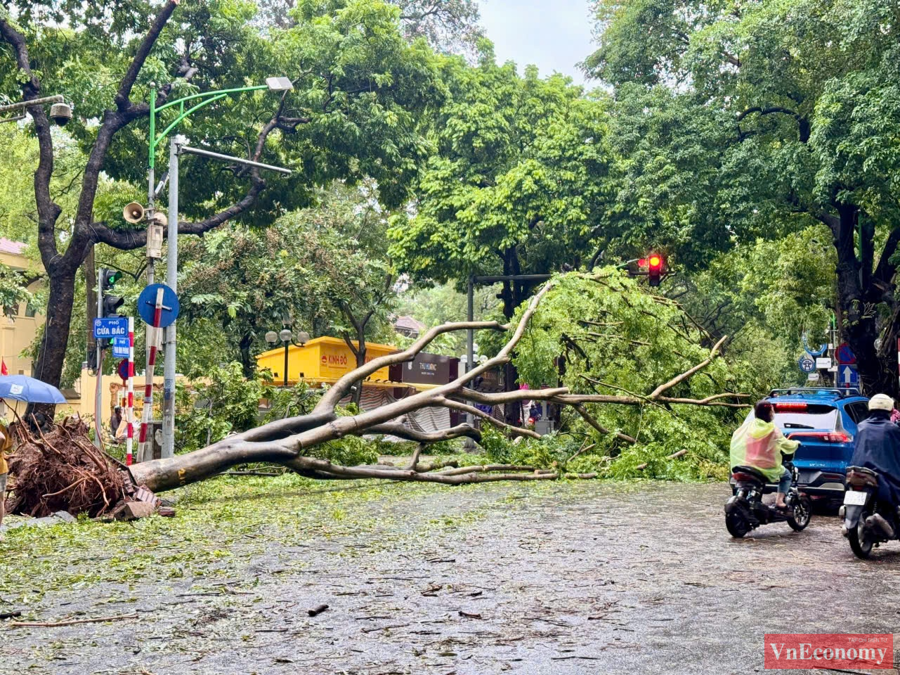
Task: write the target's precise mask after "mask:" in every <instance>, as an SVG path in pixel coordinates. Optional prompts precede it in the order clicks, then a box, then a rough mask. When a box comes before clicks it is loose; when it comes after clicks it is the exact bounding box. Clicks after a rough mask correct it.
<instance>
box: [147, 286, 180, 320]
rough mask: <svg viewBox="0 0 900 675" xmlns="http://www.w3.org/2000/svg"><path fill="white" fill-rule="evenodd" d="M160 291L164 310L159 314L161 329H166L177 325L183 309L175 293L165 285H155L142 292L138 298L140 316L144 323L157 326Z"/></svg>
mask: <svg viewBox="0 0 900 675" xmlns="http://www.w3.org/2000/svg"><path fill="white" fill-rule="evenodd" d="M160 291H162V308H161V311H160V314H159V327H160V328H166V327H167V326H171V325H172V324H173V323H175V319H177V318H178V311H179V309H180V308H181V307H180V305H179V304H178V296H177V295H175V291H173V290H172V289H171V288H170V287H168V286H166V285H165V284H153V285H152V286H147V288H145V289H144V290H143V291H141V295H140V297H138V314H140V315H141V318H142V319H143V320H144V323H147V324H149V325H151V326H153V325H155V324H154V323H153V321H154V318H155V316H156V302H157V299H158V298H159V297H160Z"/></svg>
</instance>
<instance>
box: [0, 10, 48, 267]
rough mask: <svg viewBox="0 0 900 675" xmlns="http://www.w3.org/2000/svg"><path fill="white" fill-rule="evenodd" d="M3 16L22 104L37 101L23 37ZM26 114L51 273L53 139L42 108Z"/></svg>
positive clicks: (0, 27)
mask: <svg viewBox="0 0 900 675" xmlns="http://www.w3.org/2000/svg"><path fill="white" fill-rule="evenodd" d="M6 16H8V15H4V16H0V37H2V38H3V40H5V41H6V42H7V43H9V45H10V46H11V47H12V48H13V52H14V53H15V56H16V64H17V65H18V67H19V70H21V71H22V74H23V75H24V76H25V81H24V82H23V84H22V97H23V98H24V99H25V100H26V101H31V100H33V99H36V98H40V94H41V83H40V81H39V80H38V79H37V77H36V76H35V75H34V73H33V72H32V70H31V60H30V58H29V56H28V45H27V44H26V42H25V36H24V35H22V34H21V33H20V32H19V31H18V30H16V29H15V28H14V27H13V26H12V24H11V23H10V22H9V20H8V19H7V18H6ZM27 110H28V113H29V114H30V115H31V118H32V119H33V120H34V129H35V133H36V134H37V137H38V148H39V160H38V168H37V170H36V171H35V172H34V196H35V201H36V204H37V210H38V249H39V250H40V253H41V260H42V262H43V263H44V269H46V270H47V271H48V272H51V273H52V270H53V269H54V268H55V267H56V265H57V264H58V258H59V250H58V249H57V246H56V221H57V219H58V218H59V215H60V213H62V209H61V208H60V207H59V205H58V204H57V203H56V202H54V201H53V197H52V195H51V194H50V179H51V178H52V176H53V137H52V135H51V133H50V121H49V120H48V119H47V113H46V111H45V110H44V108H43V106H41V105H33V106H29V107H28V108H27Z"/></svg>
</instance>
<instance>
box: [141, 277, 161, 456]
mask: <svg viewBox="0 0 900 675" xmlns="http://www.w3.org/2000/svg"><path fill="white" fill-rule="evenodd" d="M162 309H163V289H162V288H160V289H159V290H158V291H156V308H155V310H154V312H153V326H152V327H151V328H152V330H150V331H149V332H150V333H151V334H152V335H153V339H152V340H151V344H150V357H149V358H148V359H147V381H146V384H145V385H144V414H143V415H141V436H140V439H139V443H140V445H139V450H138V453H139V456H140V458H141V461H146V460H147V459H149V458H148V456H147V429H148V428H149V426H150V420H151V418H152V417H153V371H154V368H155V367H156V352H157V351H158V350H159V343H160V337H161V335H162V329H161V328H160V327H159V324H160V322H161V321H162ZM151 454H152V453H151Z"/></svg>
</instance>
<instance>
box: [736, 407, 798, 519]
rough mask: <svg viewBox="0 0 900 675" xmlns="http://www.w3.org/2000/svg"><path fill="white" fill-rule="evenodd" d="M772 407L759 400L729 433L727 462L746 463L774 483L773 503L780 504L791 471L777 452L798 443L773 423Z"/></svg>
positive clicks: (787, 452) (791, 450)
mask: <svg viewBox="0 0 900 675" xmlns="http://www.w3.org/2000/svg"><path fill="white" fill-rule="evenodd" d="M774 419H775V410H774V408H773V407H772V404H771V403H769V402H768V401H760V402H759V403H757V404H756V406H755V407H754V409H753V413H752V414H751V415H748V416H747V420H746V421H745V422H744V423H743V424H742V425H741V427H740V428H739V429H738V430H737V431H735V432H734V435H733V436H732V437H731V466H732V468H734V467H736V466H749V467H752V468H754V469H756V470H757V471H759V472H760V473H761V474H763V475H764V476H765V477H766V478H767V479H768V480H769V481H770V482H772V483H778V494H776V495H775V507H776V508H784V507H785V503H784V497H785V495H786V494H787V493H788V490H789V489H790V487H791V479H792V476H791V472H790V471H788V470H787V469H786V468H785V467H784V465H783V464H782V462H781V454H782V453H784V454H785V455H793V454H794V451H795V450H796V449H797V448H798V447H800V443H799V442H798V441H789V440H788V439H786V438H785V437H784V434H782V433H781V429H779V428H778V427H776V426H775V423H774V421H773V420H774Z"/></svg>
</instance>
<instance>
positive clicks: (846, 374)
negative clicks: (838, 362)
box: [838, 364, 859, 389]
mask: <svg viewBox="0 0 900 675" xmlns="http://www.w3.org/2000/svg"><path fill="white" fill-rule="evenodd" d="M838 386H839V387H844V388H847V389H851V388H853V387H858V386H859V371H857V370H856V366H851V365H850V364H844V365H842V366H838Z"/></svg>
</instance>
